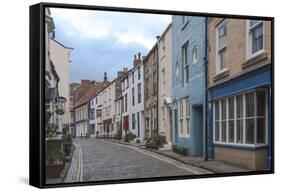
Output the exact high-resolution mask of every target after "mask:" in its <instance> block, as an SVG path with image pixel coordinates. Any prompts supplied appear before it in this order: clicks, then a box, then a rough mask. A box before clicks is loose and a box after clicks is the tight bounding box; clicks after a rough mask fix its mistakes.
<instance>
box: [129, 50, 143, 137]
mask: <svg viewBox="0 0 281 191" xmlns="http://www.w3.org/2000/svg"><path fill="white" fill-rule="evenodd" d="M140 56H141V55H140V53H139V54H138V58H137V57H136V55H135V57H134V67H133V68H132V69H131V70H130V72H129V91H130V97H129V99H130V105H129V107H130V117H129V131H130V132H132V133H133V134H135V135H136V136H137V138H138V139H139V140H140V141H143V139H144V93H143V92H144V81H143V63H142V61H141V58H140Z"/></svg>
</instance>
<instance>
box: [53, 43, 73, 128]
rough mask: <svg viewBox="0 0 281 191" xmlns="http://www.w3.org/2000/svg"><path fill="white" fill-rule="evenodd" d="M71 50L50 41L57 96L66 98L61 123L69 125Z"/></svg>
mask: <svg viewBox="0 0 281 191" xmlns="http://www.w3.org/2000/svg"><path fill="white" fill-rule="evenodd" d="M71 51H72V49H70V48H65V47H63V46H62V45H61V44H59V43H58V42H56V41H55V40H53V39H50V57H51V60H52V62H53V64H54V66H55V68H56V71H57V73H58V76H59V78H60V80H59V86H58V89H59V96H63V97H65V98H66V100H67V101H66V103H65V113H64V114H63V116H62V123H64V124H69V123H70V110H69V109H70V107H69V106H70V89H69V82H70V80H69V73H70V71H69V55H70V52H71Z"/></svg>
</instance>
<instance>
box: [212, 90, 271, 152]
mask: <svg viewBox="0 0 281 191" xmlns="http://www.w3.org/2000/svg"><path fill="white" fill-rule="evenodd" d="M260 90H263V91H265V116H264V117H265V127H264V128H265V133H264V136H265V143H257V119H258V118H260V117H258V116H257V114H256V113H257V112H256V111H257V107H255V108H254V143H253V144H247V143H246V93H249V92H254V100H255V103H254V104H255V105H256V104H257V103H256V100H257V99H256V92H257V91H260ZM238 95H242V96H243V118H242V120H243V142H242V143H237V132H236V130H237V113H236V110H237V105H236V103H237V99H236V98H237V96H238ZM229 97H234V142H233V143H232V142H229V140H228V136H229V135H228V133H227V134H226V135H227V141H226V142H222V141H221V139H222V133H221V124H222V123H221V112H222V107H221V100H222V99H226V100H227V106H226V108H227V111H226V116H227V118H228V98H229ZM216 101H218V102H219V113H220V117H219V122H220V123H219V141H216V140H215V133H216V132H215V129H216V128H215V122H216V120H215V117H216V116H215V115H216V113H215V102H216ZM267 101H268V90H267V89H265V88H258V89H256V90H249V91H245V92H243V93H239V94H235V95H232V96H227V97H224V98H221V99H219V100H215V101H213V142H214V143H215V144H221V145H234V146H240V147H252V148H255V147H259V146H267V145H268V103H267ZM226 127H227V129H226V131H227V132H228V127H229V126H228V121H227V125H226Z"/></svg>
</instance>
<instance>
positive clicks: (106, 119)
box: [102, 80, 117, 137]
mask: <svg viewBox="0 0 281 191" xmlns="http://www.w3.org/2000/svg"><path fill="white" fill-rule="evenodd" d="M102 95H103V109H102V116H103V118H102V119H103V136H105V137H115V136H116V134H117V128H114V125H113V117H114V112H115V80H114V81H113V82H111V83H110V84H109V85H108V86H107V87H106V88H105V89H103V90H102Z"/></svg>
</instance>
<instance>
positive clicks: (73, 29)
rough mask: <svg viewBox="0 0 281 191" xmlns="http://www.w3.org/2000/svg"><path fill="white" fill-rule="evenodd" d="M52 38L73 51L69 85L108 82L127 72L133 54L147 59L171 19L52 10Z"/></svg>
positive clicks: (164, 16)
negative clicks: (53, 29) (120, 71)
mask: <svg viewBox="0 0 281 191" xmlns="http://www.w3.org/2000/svg"><path fill="white" fill-rule="evenodd" d="M51 16H52V17H53V19H54V23H55V35H56V36H55V38H56V40H58V41H59V42H61V43H63V44H64V45H65V46H68V47H72V48H74V50H73V52H72V53H71V57H70V59H71V60H72V62H71V64H70V81H71V82H80V80H81V79H90V80H97V81H101V80H102V79H103V73H104V72H107V73H108V78H109V80H113V79H114V78H115V77H116V74H117V71H118V70H122V69H123V68H124V67H127V68H128V69H130V68H131V67H132V65H133V62H132V60H133V57H134V54H137V53H138V52H141V54H142V55H146V54H147V53H148V51H149V50H150V49H151V48H152V46H153V45H154V43H155V42H156V36H157V35H161V33H162V32H163V31H164V30H165V28H166V27H167V26H168V24H169V23H170V22H171V16H170V15H158V14H143V13H122V12H106V11H88V10H75V9H61V8H51Z"/></svg>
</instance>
